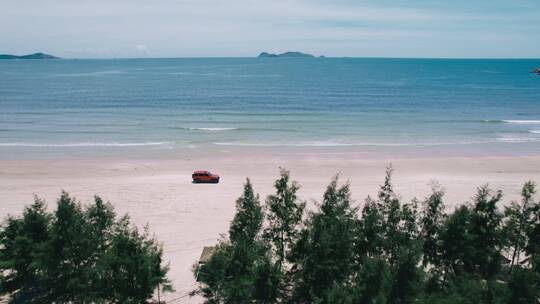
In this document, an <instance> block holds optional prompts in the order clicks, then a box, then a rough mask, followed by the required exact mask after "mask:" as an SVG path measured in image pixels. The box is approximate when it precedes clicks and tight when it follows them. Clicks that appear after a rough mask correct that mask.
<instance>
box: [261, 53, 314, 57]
mask: <svg viewBox="0 0 540 304" xmlns="http://www.w3.org/2000/svg"><path fill="white" fill-rule="evenodd" d="M257 57H258V58H278V57H294V58H305V57H315V56H313V55H311V54H306V53H302V52H285V53H281V54H272V53H267V52H262V53H260V54H259V56H257ZM320 57H324V56H320Z"/></svg>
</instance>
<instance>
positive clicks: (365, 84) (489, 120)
mask: <svg viewBox="0 0 540 304" xmlns="http://www.w3.org/2000/svg"><path fill="white" fill-rule="evenodd" d="M539 66H540V60H443V59H352V58H351V59H348V58H305V59H303V58H301V59H292V58H291V59H286V58H280V59H272V58H269V59H256V58H212V59H209V58H207V59H195V58H194V59H133V60H130V59H123V60H51V61H46V60H28V61H23V60H4V61H0V109H1V110H0V157H2V158H8V159H9V158H18V157H29V158H41V157H49V156H54V155H57V156H65V155H74V156H81V155H83V156H92V155H100V156H107V155H116V156H118V155H128V154H133V153H138V152H141V153H143V154H144V153H151V154H160V153H162V154H168V155H174V154H175V153H177V152H178V153H180V152H181V151H185V150H187V149H190V150H191V151H193V150H195V151H196V150H197V149H205V150H208V149H215V150H216V151H220V150H223V149H242V148H244V149H245V148H252V147H253V148H255V147H256V149H264V148H269V149H281V147H292V148H300V147H317V149H333V150H340V149H344V150H347V149H348V150H351V149H354V150H366V151H372V152H373V151H374V152H377V151H383V150H389V149H390V150H392V151H399V150H400V149H404V150H410V149H414V150H415V151H420V152H421V151H435V152H441V151H446V152H449V153H450V152H452V151H460V152H462V153H467V151H470V152H471V153H473V152H475V151H476V152H478V151H490V153H491V152H492V153H512V154H539V153H538V152H540V76H537V75H535V74H532V73H530V70H532V69H533V68H535V67H539ZM537 151H538V152H537ZM488 154H489V153H488Z"/></svg>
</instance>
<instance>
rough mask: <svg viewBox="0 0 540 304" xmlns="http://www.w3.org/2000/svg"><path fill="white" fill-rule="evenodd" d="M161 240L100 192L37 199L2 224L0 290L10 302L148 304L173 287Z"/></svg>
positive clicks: (0, 234)
mask: <svg viewBox="0 0 540 304" xmlns="http://www.w3.org/2000/svg"><path fill="white" fill-rule="evenodd" d="M167 270H168V269H167V266H165V265H163V262H162V249H161V245H160V244H159V243H158V242H157V241H156V240H155V239H154V238H152V237H150V236H149V234H148V229H146V228H145V230H144V231H143V232H141V231H139V230H138V229H137V228H136V227H133V226H132V225H131V224H130V222H129V218H128V217H127V216H124V217H121V218H117V217H116V214H115V212H114V209H113V207H112V205H111V204H109V203H104V202H103V201H102V200H101V198H99V197H97V196H96V197H95V200H94V203H93V204H91V205H88V206H86V207H85V206H83V205H81V204H80V203H79V202H78V201H77V200H76V199H75V198H73V197H71V196H69V194H68V193H66V192H62V195H61V196H60V198H59V199H58V201H57V207H56V210H55V211H54V212H52V213H49V212H47V210H46V205H45V202H44V201H42V200H40V199H39V198H37V197H36V198H35V201H34V203H33V204H32V205H30V206H29V207H26V208H25V210H24V212H23V214H22V216H20V217H13V216H11V217H8V218H7V219H6V221H5V222H4V224H3V225H2V227H1V230H0V293H2V294H8V295H9V296H10V299H11V300H10V301H11V302H12V303H144V302H145V301H146V300H148V299H150V298H151V297H152V296H153V293H154V291H155V290H156V288H163V289H164V290H170V288H171V285H170V283H169V281H168V280H167V276H166V274H167Z"/></svg>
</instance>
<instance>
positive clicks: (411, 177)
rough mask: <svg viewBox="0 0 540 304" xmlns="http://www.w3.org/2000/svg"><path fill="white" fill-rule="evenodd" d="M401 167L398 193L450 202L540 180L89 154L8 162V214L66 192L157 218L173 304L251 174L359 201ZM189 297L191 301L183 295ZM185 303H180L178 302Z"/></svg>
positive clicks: (492, 171)
mask: <svg viewBox="0 0 540 304" xmlns="http://www.w3.org/2000/svg"><path fill="white" fill-rule="evenodd" d="M390 162H391V163H392V164H393V167H394V168H395V174H394V182H395V186H396V189H397V191H398V192H399V193H401V194H402V196H403V198H404V199H406V200H409V199H411V198H412V197H413V196H419V197H420V198H423V197H424V196H426V195H427V194H428V193H429V191H430V187H431V186H430V185H431V184H432V182H433V181H434V180H436V181H438V182H440V183H441V184H442V185H443V186H444V187H445V188H446V190H447V196H446V203H447V205H448V206H449V207H450V208H451V206H453V205H456V204H459V203H463V202H465V201H467V200H469V198H470V197H471V196H472V195H473V194H474V192H475V188H476V187H477V186H479V185H482V184H485V183H489V184H490V185H491V186H492V187H493V188H494V189H502V190H503V191H504V193H505V202H508V201H510V200H512V199H519V191H520V187H521V185H522V184H523V182H525V181H527V180H535V181H540V157H539V156H529V157H510V156H509V157H506V156H505V157H435V158H429V157H422V158H401V159H388V158H370V159H364V158H360V157H358V156H354V155H348V156H346V157H344V156H340V155H322V154H321V155H318V154H309V155H307V154H296V155H288V156H283V155H273V154H253V155H249V154H248V153H243V154H240V153H234V154H231V153H229V154H220V155H219V156H218V157H217V158H216V157H209V156H204V157H200V158H197V159H196V160H195V159H193V158H177V159H110V158H108V159H99V158H96V159H88V160H76V159H65V160H2V161H0V201H1V204H0V217H2V218H5V217H6V216H7V215H8V214H20V213H21V211H22V209H23V207H24V205H26V204H30V203H31V202H32V199H33V195H34V194H36V195H38V196H39V197H41V198H44V199H46V201H47V202H48V204H49V208H54V206H55V199H56V198H57V197H58V196H59V194H60V191H61V190H62V189H63V190H66V191H68V192H69V193H71V194H72V195H74V196H76V197H77V198H78V199H80V200H81V201H82V202H89V201H90V200H91V199H92V197H93V195H95V194H97V195H100V196H102V197H103V198H104V199H106V200H109V201H110V202H112V203H113V205H114V206H115V208H116V211H117V213H119V214H124V213H129V215H130V216H131V218H132V220H133V222H134V223H135V224H137V225H138V226H143V225H144V224H149V225H150V228H151V232H152V233H155V235H156V237H157V238H158V239H159V240H160V241H161V242H163V246H164V252H165V260H166V261H169V262H170V272H169V278H170V279H171V280H172V282H173V284H174V287H175V289H176V292H175V293H172V294H168V295H166V296H165V299H169V301H170V302H171V303H177V302H181V303H190V302H191V303H198V302H200V299H190V298H189V297H187V296H186V297H182V296H184V295H186V294H187V293H188V292H189V291H190V290H192V289H193V288H194V286H195V285H194V284H195V281H194V279H193V275H192V274H191V266H192V265H193V264H194V263H195V262H196V260H197V258H198V256H199V254H200V252H201V249H202V248H203V246H208V245H212V244H214V243H215V242H216V241H217V239H218V238H219V237H220V234H222V233H226V232H227V230H228V225H229V221H230V220H231V219H232V217H233V215H234V206H235V199H236V198H237V197H238V196H239V195H240V194H241V191H242V183H243V182H244V180H245V178H246V177H250V178H251V180H252V181H253V184H254V187H255V190H256V191H257V192H259V193H260V195H261V200H264V197H265V196H266V195H267V194H269V193H270V192H271V191H272V190H273V189H272V183H273V181H274V180H275V179H276V178H277V177H278V174H279V167H280V166H282V167H285V168H287V169H289V170H290V171H291V174H292V177H293V179H295V180H297V181H298V182H299V183H300V184H301V185H302V188H301V190H300V196H301V197H302V198H303V199H305V200H307V201H308V205H309V206H310V207H313V206H314V204H313V202H312V200H319V199H320V198H321V196H322V193H323V191H324V190H325V186H326V185H327V184H328V182H329V181H330V179H331V178H332V176H333V175H335V174H336V173H340V176H341V180H342V181H343V182H345V181H347V180H349V181H350V183H351V188H352V193H353V198H354V199H355V200H356V204H358V205H361V204H362V203H363V201H364V199H365V197H366V196H367V195H375V194H376V191H377V187H378V185H379V184H380V183H381V182H382V181H383V176H384V168H385V166H386V165H387V164H388V163H390ZM194 169H208V170H211V171H213V172H216V173H218V174H220V175H221V182H220V183H219V184H217V185H215V184H192V183H191V172H192V171H193V170H194ZM180 297H182V298H180ZM173 299H176V300H175V301H171V300H173Z"/></svg>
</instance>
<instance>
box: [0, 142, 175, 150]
mask: <svg viewBox="0 0 540 304" xmlns="http://www.w3.org/2000/svg"><path fill="white" fill-rule="evenodd" d="M169 144H172V142H169V141H164V142H131V143H118V142H104V143H93V142H84V143H83V142H81V143H64V144H54V143H29V142H12V143H0V147H29V148H78V147H140V146H163V145H169Z"/></svg>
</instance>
